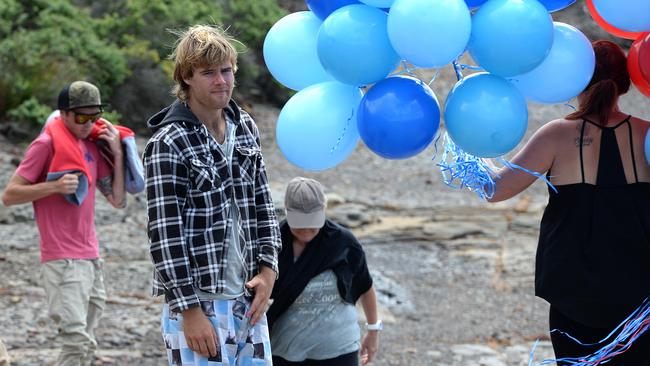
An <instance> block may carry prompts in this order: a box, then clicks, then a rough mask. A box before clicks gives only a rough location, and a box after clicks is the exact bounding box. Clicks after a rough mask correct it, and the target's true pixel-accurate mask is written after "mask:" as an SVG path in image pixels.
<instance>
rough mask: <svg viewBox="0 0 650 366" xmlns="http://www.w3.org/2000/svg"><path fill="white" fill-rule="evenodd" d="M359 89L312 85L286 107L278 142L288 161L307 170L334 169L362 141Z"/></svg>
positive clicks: (277, 128)
mask: <svg viewBox="0 0 650 366" xmlns="http://www.w3.org/2000/svg"><path fill="white" fill-rule="evenodd" d="M360 101H361V92H360V91H359V89H358V88H356V87H352V86H349V85H345V84H341V83H338V82H335V81H330V82H325V83H320V84H316V85H312V86H309V87H307V88H305V89H303V90H301V91H299V92H298V93H296V95H294V96H293V97H291V99H289V101H288V102H287V103H286V104H285V105H284V107H283V108H282V111H281V112H280V116H279V117H278V123H277V126H276V139H277V142H278V146H279V147H280V151H282V154H284V156H285V157H286V158H287V160H288V161H289V162H290V163H292V164H294V165H296V166H298V167H299V168H302V169H304V170H311V171H319V170H325V169H329V168H332V167H334V166H336V165H338V164H339V163H341V162H342V161H343V160H345V159H346V158H347V157H348V156H349V155H350V154H351V153H352V151H354V149H355V148H356V146H357V143H358V142H359V132H358V130H357V124H356V120H357V109H358V107H359V102H360Z"/></svg>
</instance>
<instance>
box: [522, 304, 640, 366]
mask: <svg viewBox="0 0 650 366" xmlns="http://www.w3.org/2000/svg"><path fill="white" fill-rule="evenodd" d="M648 328H650V297H648V298H646V299H645V300H644V301H643V303H642V304H641V306H639V307H638V308H637V309H636V310H635V311H634V312H632V314H630V316H628V317H627V318H626V319H625V320H623V321H622V322H621V323H620V324H619V325H618V326H617V327H616V328H614V330H613V331H611V332H610V333H609V334H608V335H607V336H606V337H605V338H603V339H602V340H601V341H599V342H596V343H583V342H580V341H579V340H578V339H576V338H574V337H572V336H571V335H569V334H567V333H565V332H562V331H560V330H559V329H553V330H552V331H551V332H559V333H561V334H563V335H566V336H567V337H569V338H570V339H571V340H573V341H574V342H576V343H577V344H580V345H582V346H596V345H603V346H602V347H601V348H600V349H599V350H598V351H596V352H594V353H592V354H590V355H586V356H579V357H565V358H561V359H557V360H553V359H545V360H543V361H541V362H539V363H536V364H535V366H540V365H549V364H554V363H556V362H564V363H566V364H568V365H574V366H594V365H603V364H606V363H607V362H609V361H611V360H612V359H613V358H614V357H616V356H618V355H620V354H621V353H623V352H625V351H627V350H628V349H629V348H630V347H631V346H632V344H633V343H634V342H635V341H636V340H637V339H638V338H639V337H640V336H641V335H642V334H643V333H645V332H646V331H647V330H648ZM619 329H620V332H619V333H618V335H616V336H615V337H614V335H615V334H616V333H617V332H618V331H619ZM612 338H613V339H612ZM610 339H612V340H611V341H610ZM538 342H539V340H537V341H536V342H535V344H534V345H533V348H532V350H531V352H530V357H529V359H528V366H533V357H534V354H535V348H536V347H537V343H538Z"/></svg>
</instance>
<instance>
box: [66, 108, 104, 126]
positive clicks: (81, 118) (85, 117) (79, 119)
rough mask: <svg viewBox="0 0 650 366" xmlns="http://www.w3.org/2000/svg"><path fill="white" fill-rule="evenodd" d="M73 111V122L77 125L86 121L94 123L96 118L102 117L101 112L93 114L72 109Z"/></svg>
mask: <svg viewBox="0 0 650 366" xmlns="http://www.w3.org/2000/svg"><path fill="white" fill-rule="evenodd" d="M72 113H74V123H76V124H78V125H85V124H86V123H88V122H91V123H95V122H97V120H98V119H100V118H102V112H101V111H100V112H97V113H93V114H86V113H79V112H75V111H72Z"/></svg>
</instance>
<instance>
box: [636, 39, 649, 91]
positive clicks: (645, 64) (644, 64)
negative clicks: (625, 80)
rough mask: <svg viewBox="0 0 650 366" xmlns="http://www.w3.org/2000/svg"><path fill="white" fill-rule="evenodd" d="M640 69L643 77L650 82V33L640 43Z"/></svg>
mask: <svg viewBox="0 0 650 366" xmlns="http://www.w3.org/2000/svg"><path fill="white" fill-rule="evenodd" d="M639 68H640V69H641V74H642V75H643V77H644V78H645V79H646V80H648V81H650V33H647V34H646V35H645V36H643V37H641V40H640V41H639Z"/></svg>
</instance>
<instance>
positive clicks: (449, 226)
mask: <svg viewBox="0 0 650 366" xmlns="http://www.w3.org/2000/svg"><path fill="white" fill-rule="evenodd" d="M492 231H493V230H492V229H491V228H489V227H486V225H483V224H479V223H475V222H467V221H441V222H431V223H427V224H425V225H424V227H423V228H422V233H424V234H425V235H428V236H429V237H430V238H431V240H434V241H437V240H453V239H461V238H466V237H468V236H475V235H482V234H486V233H488V232H492Z"/></svg>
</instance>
